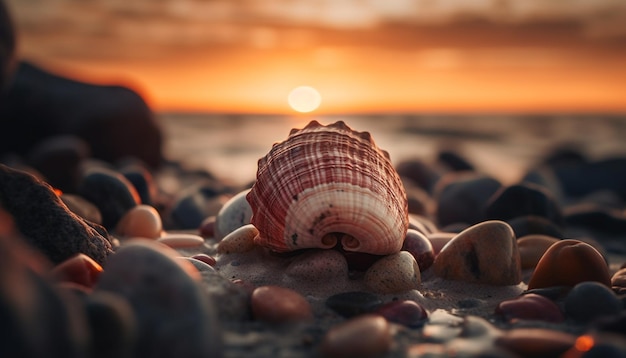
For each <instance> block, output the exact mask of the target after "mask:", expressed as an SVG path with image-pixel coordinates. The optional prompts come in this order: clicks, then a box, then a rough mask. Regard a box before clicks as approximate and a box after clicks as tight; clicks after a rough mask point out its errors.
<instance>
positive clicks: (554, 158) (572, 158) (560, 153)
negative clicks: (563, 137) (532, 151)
mask: <svg viewBox="0 0 626 358" xmlns="http://www.w3.org/2000/svg"><path fill="white" fill-rule="evenodd" d="M587 162H588V158H587V156H586V155H585V154H584V153H583V152H582V150H581V149H580V148H578V147H577V146H574V145H561V146H559V147H557V148H554V149H553V150H552V151H551V152H550V153H548V155H547V156H546V157H545V158H544V159H543V163H542V164H544V165H546V166H549V167H563V166H570V165H579V164H583V163H587Z"/></svg>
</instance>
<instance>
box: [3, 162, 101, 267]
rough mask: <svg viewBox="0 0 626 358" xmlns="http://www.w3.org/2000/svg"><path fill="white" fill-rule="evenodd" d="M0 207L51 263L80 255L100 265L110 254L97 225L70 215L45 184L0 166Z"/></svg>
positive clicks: (23, 173) (32, 177) (28, 175)
mask: <svg viewBox="0 0 626 358" xmlns="http://www.w3.org/2000/svg"><path fill="white" fill-rule="evenodd" d="M0 204H2V207H4V208H5V209H6V210H7V211H8V212H9V213H11V215H13V218H14V220H15V223H16V225H17V228H18V229H19V231H20V232H21V233H22V234H23V235H24V237H25V238H26V240H27V241H28V242H29V243H30V244H31V245H33V246H34V247H35V248H37V249H39V250H40V251H41V252H42V253H43V254H44V255H45V256H47V257H48V259H50V260H51V261H52V262H53V263H61V262H63V261H65V260H66V259H68V258H70V257H71V256H74V255H75V254H78V253H83V254H85V255H87V256H89V257H91V258H92V259H94V260H95V261H96V262H98V263H99V264H103V263H104V262H105V261H106V258H107V256H108V255H109V254H110V253H112V251H111V244H110V242H109V240H108V237H107V236H106V235H102V234H101V233H100V232H98V230H96V228H95V227H97V226H98V225H97V224H93V223H87V222H86V221H84V220H83V219H81V218H80V217H79V216H78V215H76V214H74V213H73V212H71V211H70V210H69V209H68V208H67V207H66V206H65V205H64V204H63V202H62V201H61V199H60V198H59V197H58V196H57V195H56V194H55V193H54V191H53V190H52V188H51V187H50V186H49V185H48V184H46V183H44V182H41V181H39V180H37V179H36V178H35V177H34V176H32V175H30V174H27V173H25V172H22V171H18V170H14V169H12V168H9V167H7V166H4V165H0ZM100 229H101V230H102V232H104V230H103V228H102V227H100Z"/></svg>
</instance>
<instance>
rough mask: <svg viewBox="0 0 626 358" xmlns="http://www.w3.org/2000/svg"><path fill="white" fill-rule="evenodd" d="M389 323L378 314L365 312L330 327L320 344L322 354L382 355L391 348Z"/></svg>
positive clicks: (335, 356)
mask: <svg viewBox="0 0 626 358" xmlns="http://www.w3.org/2000/svg"><path fill="white" fill-rule="evenodd" d="M391 344H392V334H391V329H390V327H389V323H388V322H387V320H386V319H385V318H383V317H382V316H378V315H372V314H366V315H361V316H358V317H356V318H352V319H350V320H348V321H345V322H343V323H340V324H339V325H336V326H334V327H332V328H331V329H330V330H328V332H327V333H326V335H325V336H324V338H323V340H322V343H321V345H320V351H321V353H322V356H324V357H330V358H344V357H361V358H375V357H382V356H384V355H385V354H386V353H387V352H388V351H389V350H390V348H391Z"/></svg>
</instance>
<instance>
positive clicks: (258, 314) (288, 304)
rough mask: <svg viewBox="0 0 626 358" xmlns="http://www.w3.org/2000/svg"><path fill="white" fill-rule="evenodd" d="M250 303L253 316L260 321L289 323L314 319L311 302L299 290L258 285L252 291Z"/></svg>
mask: <svg viewBox="0 0 626 358" xmlns="http://www.w3.org/2000/svg"><path fill="white" fill-rule="evenodd" d="M250 304H251V308H252V315H253V317H254V318H256V319H257V320H260V321H265V322H270V323H288V322H299V321H310V320H312V319H313V312H312V310H311V305H310V304H309V302H308V301H307V300H306V299H305V298H304V297H303V296H302V295H301V294H299V293H298V292H296V291H294V290H292V289H289V288H285V287H280V286H261V287H257V288H256V289H255V290H254V291H252V297H251V298H250Z"/></svg>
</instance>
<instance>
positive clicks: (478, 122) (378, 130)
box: [157, 113, 626, 185]
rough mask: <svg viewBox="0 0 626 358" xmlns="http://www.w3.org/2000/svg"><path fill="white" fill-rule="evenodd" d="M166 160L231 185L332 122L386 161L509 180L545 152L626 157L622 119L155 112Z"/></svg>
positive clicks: (243, 181) (242, 181) (247, 180)
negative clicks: (445, 153) (463, 165)
mask: <svg viewBox="0 0 626 358" xmlns="http://www.w3.org/2000/svg"><path fill="white" fill-rule="evenodd" d="M157 120H158V121H159V123H160V124H161V126H162V128H163V132H164V135H165V143H164V153H165V156H166V158H167V159H169V160H173V161H178V162H180V163H182V164H184V165H185V166H186V167H188V168H190V169H203V170H207V171H209V172H211V173H212V174H213V175H214V176H216V177H217V178H219V179H221V180H223V181H225V182H227V183H230V184H232V185H244V184H246V183H250V182H251V181H252V180H253V179H254V177H255V174H256V169H257V160H258V159H259V158H261V157H262V156H264V155H265V154H266V153H267V152H268V151H269V150H270V148H271V147H272V144H273V143H275V142H279V141H282V140H284V139H285V138H287V136H288V134H289V131H290V130H291V128H302V127H304V126H305V125H306V124H307V123H308V122H309V121H311V120H317V121H318V122H320V123H322V124H329V123H333V122H335V121H338V120H342V121H344V122H345V123H346V124H347V125H349V126H350V127H352V128H353V129H355V130H358V131H368V132H370V133H371V134H372V137H373V138H374V141H375V142H376V144H377V145H378V146H379V147H380V148H382V149H384V150H386V151H387V152H389V154H390V156H391V159H392V162H394V163H396V164H397V163H398V162H400V161H403V160H407V159H414V158H417V159H421V160H424V161H426V162H432V161H434V160H435V159H436V156H437V154H438V153H439V151H441V150H451V151H455V152H457V153H459V154H460V155H462V156H463V157H465V158H466V159H467V160H468V161H469V162H470V163H472V164H473V165H474V166H475V167H476V169H477V170H479V171H482V172H484V173H487V174H489V175H492V176H494V177H495V178H498V179H499V180H501V181H502V182H503V183H505V184H510V183H514V182H516V181H517V180H519V179H520V178H521V177H522V176H523V175H524V173H525V172H526V171H527V170H528V169H529V168H530V167H532V166H534V165H536V164H537V163H538V162H539V161H540V160H541V159H542V158H544V157H545V156H546V154H547V153H549V152H550V151H552V150H554V149H556V148H558V147H563V146H569V147H575V148H579V149H580V150H581V151H582V152H583V153H585V154H586V155H587V156H588V157H589V158H590V159H592V160H594V159H601V158H606V157H609V156H625V155H626V140H625V138H626V115H567V114H563V115H493V114H490V115H414V114H406V115H405V114H376V115H346V116H312V115H311V116H287V115H285V116H279V115H218V114H198V113H194V114H181V113H159V114H157Z"/></svg>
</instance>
